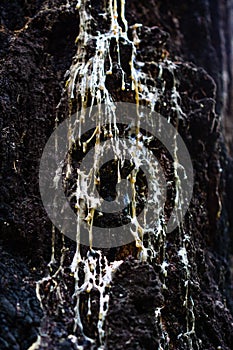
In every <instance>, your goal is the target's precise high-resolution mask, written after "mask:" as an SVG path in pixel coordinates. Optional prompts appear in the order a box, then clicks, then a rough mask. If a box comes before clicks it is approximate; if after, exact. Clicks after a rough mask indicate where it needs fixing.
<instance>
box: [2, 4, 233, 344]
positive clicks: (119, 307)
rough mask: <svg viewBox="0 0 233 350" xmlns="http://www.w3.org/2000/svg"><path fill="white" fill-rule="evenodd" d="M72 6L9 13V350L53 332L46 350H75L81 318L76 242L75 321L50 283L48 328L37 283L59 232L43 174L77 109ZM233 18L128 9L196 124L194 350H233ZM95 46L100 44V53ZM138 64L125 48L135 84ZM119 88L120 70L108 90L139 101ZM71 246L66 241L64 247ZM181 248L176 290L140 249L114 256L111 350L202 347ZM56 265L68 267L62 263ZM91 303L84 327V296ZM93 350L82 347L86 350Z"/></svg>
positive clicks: (175, 263)
mask: <svg viewBox="0 0 233 350" xmlns="http://www.w3.org/2000/svg"><path fill="white" fill-rule="evenodd" d="M91 3H92V6H93V8H92V15H93V17H94V18H95V19H96V23H97V29H98V26H99V28H100V27H101V29H102V28H104V26H105V24H104V23H102V22H101V24H100V22H99V13H100V12H101V1H94V0H93V1H91ZM70 4H71V6H70V7H66V6H65V5H66V1H64V0H54V1H49V0H40V1H39V0H38V1H23V0H21V1H20V0H15V1H13V0H12V1H11V2H9V1H2V3H1V4H0V10H1V27H0V44H1V47H0V61H1V68H0V69H1V74H0V76H1V80H0V95H1V97H0V110H1V117H0V126H1V141H0V157H1V184H0V195H1V203H0V208H1V212H0V228H1V232H0V239H1V240H0V246H1V264H0V268H1V274H0V276H1V288H0V298H1V300H0V306H1V308H0V316H1V317H0V318H1V320H2V321H1V325H0V348H1V349H27V348H28V347H29V346H30V345H31V344H32V343H33V342H34V341H35V340H36V329H37V327H38V326H39V325H40V327H41V328H42V331H43V330H45V329H46V331H47V332H48V334H47V336H46V339H45V341H44V344H43V345H41V349H42V348H43V349H72V348H73V345H72V342H71V340H70V339H68V335H69V334H71V332H72V327H73V324H72V318H73V316H74V315H73V311H72V310H73V307H74V301H73V300H72V298H71V296H72V290H73V287H74V281H73V277H72V276H71V275H70V270H69V268H68V266H69V263H70V259H71V257H70V255H71V253H72V252H73V251H74V249H75V244H74V243H73V242H71V241H69V240H68V239H67V240H66V244H67V246H68V247H69V249H70V255H69V254H67V256H66V259H67V261H66V266H67V269H66V271H65V274H64V276H65V277H64V276H63V277H64V278H65V280H66V283H67V285H68V292H65V291H64V290H62V287H61V290H62V293H63V294H64V295H65V296H64V305H65V306H64V307H65V310H66V314H65V315H63V314H62V313H59V312H58V311H57V310H58V306H59V301H58V300H55V299H53V296H49V294H48V292H47V291H48V289H49V287H50V286H48V285H47V284H46V283H44V284H43V285H42V287H43V290H44V296H45V297H44V307H45V318H44V319H43V321H42V320H41V322H40V321H39V319H42V311H41V309H40V307H39V302H38V301H37V299H36V294H35V281H36V280H38V279H39V278H42V277H43V276H45V272H46V271H47V267H46V264H47V263H48V261H49V259H50V253H51V252H50V251H51V223H50V221H49V219H48V217H47V216H46V213H45V210H44V209H43V205H42V203H41V199H40V194H39V188H38V170H39V162H40V157H41V155H42V151H43V148H44V145H45V143H46V141H47V139H48V137H49V135H50V134H51V132H52V131H53V128H54V126H55V116H56V113H58V114H59V121H62V120H63V119H64V118H65V117H66V113H67V110H68V106H67V104H68V98H67V95H66V92H64V91H63V90H64V85H65V78H64V75H65V72H66V70H67V69H69V67H70V65H71V62H72V57H73V56H74V54H75V52H76V45H75V39H76V37H77V35H78V27H79V12H78V10H75V5H76V2H75V1H70ZM232 7H233V4H232V1H231V0H224V1H221V0H214V1H212V0H198V1H192V0H183V1H181V2H175V1H171V0H170V1H162V0H161V1H155V0H148V1H144V2H139V1H134V0H128V2H127V5H126V17H127V20H128V22H129V25H133V24H134V23H142V24H143V27H142V29H141V30H140V31H139V36H140V39H141V43H140V48H139V50H140V53H139V55H140V61H143V62H145V67H144V68H143V69H144V70H145V72H146V73H147V74H150V75H151V77H152V81H153V80H154V81H156V77H157V69H158V66H157V65H156V64H157V63H158V62H159V61H161V60H163V58H164V56H167V55H169V58H170V59H171V60H172V61H173V62H176V70H175V75H176V79H177V81H178V82H179V84H178V91H179V93H180V96H181V106H182V109H183V110H184V111H185V113H186V115H187V118H186V119H184V120H183V121H182V122H181V123H180V125H179V132H180V134H181V135H182V137H183V139H184V141H185V143H186V145H187V147H188V150H189V152H190V155H191V158H192V161H193V166H194V171H195V185H194V194H193V198H192V202H191V205H190V210H189V215H187V217H186V219H185V222H184V227H185V230H186V231H188V232H189V233H190V236H191V241H190V243H189V246H188V253H189V259H190V265H191V268H190V271H191V276H190V281H191V282H190V286H189V288H190V292H191V294H192V298H193V301H194V305H195V306H194V314H195V331H196V333H195V334H194V335H191V339H192V342H193V348H194V349H197V348H198V347H197V346H198V340H197V339H200V340H201V342H199V348H200V349H203V350H204V349H209V350H212V349H217V348H218V347H219V349H223V350H230V349H232V348H233V316H232V313H233V299H232V297H233V295H232V276H231V273H232V271H231V270H232V264H233V263H232V260H233V215H232V213H233V204H232V203H233V202H232V195H233V175H232V174H233V162H232V159H231V157H230V155H232V149H233V146H232V145H233V144H232V135H231V131H232V97H233V95H232V91H233V90H232V40H231V34H232V21H233V20H232V16H233V15H232V13H233V9H232ZM130 31H131V30H130ZM129 35H130V33H129ZM92 46H93V43H90V52H91V50H93V47H92ZM129 54H130V50H128V48H127V46H126V47H123V48H122V62H123V64H124V66H125V70H126V73H127V65H128V62H129V60H130V57H129ZM151 61H155V64H154V65H153V64H151V63H150V62H151ZM113 63H114V62H113ZM115 63H116V62H115ZM126 76H127V74H126ZM127 78H128V79H129V77H128V76H127ZM162 79H163V80H164V81H165V82H166V91H165V94H164V96H163V98H162V99H161V101H159V102H158V104H157V106H156V108H157V111H158V112H160V113H161V114H162V115H164V116H166V117H168V113H169V106H170V105H169V104H170V93H171V88H172V84H173V81H172V79H173V78H172V77H171V75H170V74H169V71H168V70H167V71H166V70H164V72H163V76H162ZM120 81H121V77H119V72H118V71H117V69H116V70H115V71H114V72H113V75H112V77H109V79H108V80H107V84H108V89H109V90H110V91H111V93H112V95H113V96H114V99H115V100H119V101H122V100H124V101H131V102H133V98H134V97H133V95H132V93H131V92H129V93H128V94H127V93H124V94H123V93H122V91H121V89H120V84H121V83H120ZM157 83H158V82H157V81H156V84H157ZM148 84H150V83H148ZM61 97H62V103H61V107H60V109H59V110H58V112H57V109H56V106H57V105H58V103H59V102H60V100H61ZM163 102H166V103H167V105H168V106H167V107H164V106H163ZM75 103H76V102H73V107H74V108H75V106H74V105H75ZM61 246H62V242H61V237H60V236H59V235H58V237H57V247H58V248H59V249H60V248H61ZM58 248H57V249H58ZM59 249H58V250H59ZM83 249H84V250H85V248H83ZM178 249H179V232H178V230H176V231H175V232H173V233H172V234H170V235H168V238H167V258H168V260H169V266H168V268H167V273H168V275H167V278H166V287H167V288H166V289H165V288H163V287H162V284H163V282H164V281H163V276H162V273H161V270H160V269H159V265H158V261H155V262H154V263H152V264H148V263H139V262H138V260H137V259H136V253H137V249H136V248H135V247H134V246H133V245H129V246H126V247H123V248H121V249H115V250H110V251H107V252H106V254H108V257H109V259H113V258H115V257H118V258H119V259H120V258H123V259H125V262H124V263H123V264H122V265H121V267H120V269H119V270H118V272H117V273H116V276H115V278H114V282H113V286H112V290H111V294H110V296H111V297H110V309H109V313H108V316H107V320H106V327H105V328H106V334H107V346H106V348H108V349H132V350H133V349H157V348H158V344H159V341H160V342H161V345H162V346H163V343H164V344H165V340H161V339H162V336H164V332H165V331H166V333H167V335H168V336H169V338H170V345H169V347H168V348H169V349H191V348H192V347H191V345H190V343H189V342H188V337H187V339H186V338H185V337H183V338H182V337H181V338H179V337H177V336H178V335H179V334H180V333H182V332H185V329H186V317H187V315H186V309H185V307H183V306H182V298H183V297H184V295H185V289H184V286H183V284H184V279H185V276H184V268H183V266H182V264H181V263H180V261H179V259H178V258H177V251H178ZM56 254H57V257H59V252H56ZM16 276H17V277H16ZM94 300H95V296H94ZM96 300H97V296H96ZM82 302H83V305H84V306H83V310H82V314H83V316H85V312H86V297H85V296H83V300H82ZM17 303H18V304H19V306H18V304H17ZM161 303H162V304H163V308H162V310H161V316H162V319H163V327H164V329H161V328H159V327H158V325H157V324H156V323H155V319H154V308H156V307H159V305H161ZM189 303H190V300H189ZM18 308H19V309H20V311H17V310H18ZM95 312H96V314H95ZM95 312H94V315H93V317H92V319H91V320H85V321H84V328H85V331H86V333H87V335H89V336H91V335H93V333H95V327H96V323H97V317H98V315H97V312H98V311H97V306H96V309H95ZM189 317H190V318H191V315H189ZM78 335H79V334H78ZM89 347H90V345H89V344H87V343H86V344H85V343H84V348H85V349H88V348H89Z"/></svg>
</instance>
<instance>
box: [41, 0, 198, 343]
mask: <svg viewBox="0 0 233 350" xmlns="http://www.w3.org/2000/svg"><path fill="white" fill-rule="evenodd" d="M87 3H88V0H79V1H78V2H77V9H78V10H79V15H80V31H79V36H78V38H77V43H78V49H77V54H76V56H75V58H74V62H73V64H72V66H71V67H70V70H69V78H68V80H67V84H66V86H67V89H68V94H69V98H70V99H71V100H72V99H78V98H80V97H81V109H82V110H83V111H84V112H81V113H77V125H78V126H79V129H78V133H79V136H81V135H82V122H83V121H84V120H85V118H86V117H87V116H85V110H86V107H87V102H88V95H89V96H90V101H89V105H90V106H93V105H95V104H97V105H101V104H102V103H105V106H106V107H105V108H106V110H105V112H106V113H105V115H107V116H108V120H103V117H102V115H101V114H99V115H98V116H97V120H96V129H95V131H94V133H93V135H92V136H91V137H90V139H89V140H88V141H86V143H85V144H83V148H84V149H83V150H84V152H85V150H86V147H87V144H88V143H89V142H91V140H92V139H93V138H94V137H96V145H95V157H94V164H93V169H90V174H84V172H82V171H80V170H77V172H78V177H77V178H78V179H77V189H76V192H75V194H74V195H75V197H76V209H77V242H79V241H80V233H81V232H80V229H81V221H82V220H83V212H84V210H83V208H84V200H85V205H86V206H87V209H88V216H87V217H86V218H85V219H86V221H87V222H88V224H89V243H90V249H89V250H88V252H87V253H86V255H85V256H82V255H81V252H80V245H79V243H77V248H76V252H75V255H74V257H73V261H72V264H71V271H72V273H73V275H74V279H75V291H74V295H73V297H74V298H75V299H76V305H75V310H74V311H75V317H74V329H73V334H72V335H70V336H69V339H71V341H72V342H73V343H75V344H76V347H77V349H83V346H81V345H80V344H79V340H78V338H77V337H76V336H75V335H74V334H76V331H77V329H79V330H80V331H81V333H82V335H83V337H84V338H85V339H86V340H88V341H89V342H91V343H94V339H91V338H89V337H87V336H86V335H85V334H84V330H83V323H82V319H81V314H80V295H81V294H82V293H88V294H89V295H88V302H87V317H91V314H92V307H91V306H92V297H91V292H92V291H93V290H97V291H98V292H99V317H98V323H97V331H98V336H99V344H100V346H99V349H104V345H105V332H104V325H105V319H106V315H107V312H108V307H109V293H108V289H109V287H110V286H111V282H112V278H113V275H114V273H115V271H116V270H117V268H118V267H119V266H120V265H121V264H122V261H121V260H120V261H114V262H109V261H108V260H107V258H106V257H105V256H104V255H103V253H102V252H101V251H100V250H98V251H94V250H93V248H92V224H93V217H94V212H95V209H96V208H97V206H98V205H99V202H98V200H96V198H95V197H93V196H91V195H90V193H91V190H90V183H89V182H88V181H89V178H91V176H92V175H91V172H93V174H94V176H95V183H92V184H91V186H92V187H93V186H95V185H96V184H97V183H98V182H99V179H98V177H97V176H96V174H97V170H98V169H99V159H101V156H102V154H103V147H100V129H101V125H103V124H107V123H109V124H110V125H111V124H113V125H114V129H115V131H116V130H117V125H116V115H115V106H114V102H113V100H112V97H111V94H110V93H109V91H108V89H107V88H106V75H111V74H112V68H113V67H112V58H111V54H110V44H111V41H112V40H113V39H114V40H115V42H116V48H117V54H118V65H119V67H120V70H121V74H122V90H125V72H124V71H123V69H122V67H121V60H120V45H119V41H120V39H123V40H124V41H125V42H126V43H128V44H129V45H130V46H131V47H132V55H131V59H130V68H131V90H133V91H134V92H135V100H136V101H135V102H136V104H137V105H139V104H140V102H141V101H146V102H147V104H148V106H149V107H150V108H151V110H152V111H154V109H155V103H156V101H157V100H158V99H160V97H161V96H162V95H163V93H164V89H165V86H164V87H163V88H162V90H161V89H158V88H157V87H149V86H148V85H147V83H146V81H147V78H148V77H147V74H145V73H144V72H142V68H143V66H144V63H143V62H138V61H137V58H136V56H137V46H138V45H139V42H140V40H139V38H138V35H137V29H138V28H140V27H141V24H135V25H134V26H133V27H132V29H133V42H131V41H130V40H129V39H128V36H127V30H128V23H127V21H126V18H125V0H121V11H119V10H118V8H117V0H109V1H108V8H106V9H104V10H105V12H104V13H103V14H101V15H102V16H103V17H109V18H110V19H111V25H110V29H109V31H108V32H106V33H100V32H98V34H97V35H92V34H91V21H92V17H91V14H90V13H89V10H88V8H87ZM119 12H120V16H121V20H122V23H123V25H124V28H121V27H120V25H119V22H118V16H119ZM91 40H92V41H94V42H95V46H96V49H95V53H94V55H93V56H92V57H91V58H89V59H87V58H86V57H87V48H88V45H89V43H90V41H91ZM106 60H107V61H108V62H109V69H108V70H107V71H106V69H105V63H106ZM165 67H166V68H167V69H168V70H169V71H170V72H171V73H172V75H173V78H174V86H173V90H172V94H171V101H172V109H173V110H174V111H175V112H176V115H177V121H178V120H179V119H180V118H185V114H184V113H183V111H182V109H181V107H180V105H179V93H178V91H177V89H176V85H177V84H176V80H175V74H174V71H175V69H176V66H175V64H174V63H173V62H171V61H169V60H168V59H165V60H164V61H163V62H160V63H159V75H158V78H160V79H161V78H162V75H163V69H164V68H165ZM137 127H138V130H139V127H140V125H139V121H138V123H137ZM136 135H137V146H138V147H139V148H140V142H139V137H138V136H139V135H138V132H136ZM109 136H110V140H111V142H112V148H113V150H114V154H115V155H116V159H118V160H123V159H124V154H122V153H121V147H120V142H121V141H120V140H119V138H118V137H117V132H115V136H114V137H113V133H112V135H111V128H110V130H109ZM68 138H69V146H70V147H72V145H73V144H74V130H73V126H72V125H70V130H69V135H68ZM174 141H176V140H174ZM175 144H176V143H175ZM98 146H99V147H98ZM141 150H142V152H141ZM141 150H140V152H141V153H143V151H144V150H145V147H144V148H143V147H141ZM175 156H176V149H175V152H174V172H175V185H176V199H175V204H176V207H177V208H178V209H177V210H179V207H180V204H181V203H179V202H178V198H179V196H178V194H179V191H180V179H179V176H178V171H177V164H178V162H177V159H176V157H175ZM146 157H147V155H146V154H145V159H147V158H146ZM134 162H135V165H136V169H134V171H132V173H131V176H130V183H131V189H132V203H133V205H132V224H133V225H132V227H133V229H132V231H131V233H132V235H133V237H134V240H135V242H136V247H137V248H138V252H139V254H138V259H139V260H141V261H148V262H152V261H153V260H155V259H157V260H158V264H160V267H161V272H162V274H163V276H164V281H163V288H166V277H167V274H168V271H167V268H168V266H169V261H168V260H167V259H166V243H167V237H166V231H165V228H164V227H165V225H164V224H163V220H164V217H162V218H161V220H158V222H156V226H157V227H156V233H155V232H154V230H151V232H150V233H149V235H148V247H147V248H145V246H144V244H143V237H144V233H145V232H144V230H143V228H142V227H141V226H140V225H139V223H138V221H137V217H136V210H135V207H136V204H135V203H136V189H135V182H136V176H137V172H138V170H139V167H140V162H141V159H140V157H138V158H137V155H135V159H134ZM148 167H149V168H150V171H151V174H152V175H151V178H150V183H151V185H152V186H154V187H156V186H157V183H156V181H155V179H156V173H155V172H156V169H154V168H152V167H150V163H149V162H148ZM71 172H72V169H71V159H69V158H68V164H67V171H66V178H67V179H69V177H70V174H71ZM120 177H121V176H120V172H119V171H118V182H120V180H121V179H120ZM54 181H55V183H56V177H55V179H54ZM153 200H154V201H155V203H156V201H157V198H154V199H153ZM145 220H146V219H145ZM182 232H183V231H182V229H181V236H182ZM186 239H188V238H187V235H186V236H184V238H183V239H182V237H181V243H182V246H181V248H180V250H179V252H178V255H179V257H180V259H181V262H182V263H183V266H184V269H185V273H186V281H185V288H186V295H185V300H184V306H185V307H186V308H187V332H186V333H185V334H182V335H180V336H186V338H189V339H190V340H189V343H190V346H191V348H192V340H191V335H192V334H193V333H195V330H194V327H195V317H194V312H193V307H194V306H193V301H192V298H191V296H190V292H189V279H190V271H189V263H188V254H187V250H186ZM155 243H156V246H157V247H159V248H158V249H155ZM54 245H55V231H54V230H53V232H52V257H51V262H50V265H52V264H53V263H54V262H55V246H54ZM158 250H159V251H160V253H159V254H158ZM64 251H65V247H63V253H62V256H63V258H61V262H60V267H59V269H58V270H57V271H56V273H54V274H53V275H52V276H48V277H45V278H44V279H42V280H41V281H40V282H39V283H38V284H37V297H38V299H39V301H40V302H41V305H42V300H41V296H40V285H42V284H43V283H44V282H46V281H49V280H52V281H53V282H54V283H55V284H56V283H57V282H56V276H57V275H58V274H59V273H60V272H61V273H62V271H63V267H62V266H63V261H64ZM161 252H162V254H161ZM157 260H156V261H157ZM80 271H82V272H83V273H84V281H81V279H80ZM97 271H99V273H97ZM56 289H57V296H58V298H59V299H60V300H61V302H62V297H61V296H60V295H59V288H58V286H57V285H56ZM162 308H163V305H161V307H159V308H157V309H156V310H155V321H156V323H157V324H158V325H159V328H160V330H161V334H162V339H161V342H160V346H159V349H160V350H164V349H168V348H169V341H170V340H169V336H168V334H167V332H166V329H165V325H164V322H163V319H162V315H161V310H162ZM190 314H191V319H190V316H189V315H190ZM93 338H94V335H93Z"/></svg>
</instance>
